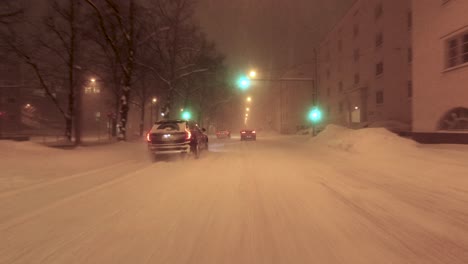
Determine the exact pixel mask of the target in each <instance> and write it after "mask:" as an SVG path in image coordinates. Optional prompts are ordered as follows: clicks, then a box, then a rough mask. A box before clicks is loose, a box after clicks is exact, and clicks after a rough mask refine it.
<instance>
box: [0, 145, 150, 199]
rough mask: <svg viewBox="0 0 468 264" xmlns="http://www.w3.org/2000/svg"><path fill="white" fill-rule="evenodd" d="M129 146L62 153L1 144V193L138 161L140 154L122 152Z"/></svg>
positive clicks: (38, 147) (136, 152)
mask: <svg viewBox="0 0 468 264" xmlns="http://www.w3.org/2000/svg"><path fill="white" fill-rule="evenodd" d="M128 145H129V144H128V143H118V144H114V145H109V146H98V147H92V148H91V147H90V148H86V147H81V148H77V149H74V150H64V149H59V148H48V147H45V146H43V145H41V144H38V143H33V142H15V141H7V140H1V141H0V168H1V169H0V192H1V191H6V190H12V189H17V188H21V187H24V186H27V185H30V184H33V183H38V182H41V181H44V180H50V179H54V178H59V177H63V176H64V175H67V174H73V173H78V172H81V171H86V170H90V169H95V168H100V167H103V166H109V165H112V164H115V163H116V162H119V161H124V160H127V159H128V158H129V157H130V156H132V155H135V154H136V155H137V156H138V157H139V156H141V155H142V154H141V151H130V152H128V151H125V149H127V148H128ZM132 146H133V145H132ZM143 150H144V149H143Z"/></svg>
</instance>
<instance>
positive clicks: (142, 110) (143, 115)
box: [140, 100, 153, 137]
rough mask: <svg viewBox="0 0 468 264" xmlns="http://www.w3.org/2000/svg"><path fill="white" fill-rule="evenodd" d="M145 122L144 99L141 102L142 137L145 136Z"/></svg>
mask: <svg viewBox="0 0 468 264" xmlns="http://www.w3.org/2000/svg"><path fill="white" fill-rule="evenodd" d="M151 109H152V108H151ZM151 122H153V121H151ZM144 124H145V102H144V100H143V102H142V104H141V111H140V137H141V136H143V132H144V127H145V125H144Z"/></svg>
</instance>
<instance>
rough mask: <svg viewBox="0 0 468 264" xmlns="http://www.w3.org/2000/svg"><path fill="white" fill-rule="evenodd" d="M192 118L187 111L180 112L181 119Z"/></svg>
mask: <svg viewBox="0 0 468 264" xmlns="http://www.w3.org/2000/svg"><path fill="white" fill-rule="evenodd" d="M191 118H192V114H191V113H190V112H189V111H184V112H182V119H184V120H190V119H191Z"/></svg>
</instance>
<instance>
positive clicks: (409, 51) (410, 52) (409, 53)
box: [408, 48, 413, 63]
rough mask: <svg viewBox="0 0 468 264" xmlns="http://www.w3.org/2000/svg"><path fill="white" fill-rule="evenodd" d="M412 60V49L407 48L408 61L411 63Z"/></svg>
mask: <svg viewBox="0 0 468 264" xmlns="http://www.w3.org/2000/svg"><path fill="white" fill-rule="evenodd" d="M412 62H413V49H412V48H408V63H412Z"/></svg>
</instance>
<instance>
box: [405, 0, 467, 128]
mask: <svg viewBox="0 0 468 264" xmlns="http://www.w3.org/2000/svg"><path fill="white" fill-rule="evenodd" d="M413 13H414V32H413V39H414V66H413V67H414V68H413V78H414V99H413V101H414V104H413V131H414V132H435V131H438V130H442V129H443V128H441V127H440V125H441V121H442V119H444V115H446V114H447V113H448V112H449V111H450V110H451V109H453V108H456V107H464V108H468V67H467V66H468V60H467V62H466V63H461V64H458V65H457V66H455V67H448V66H449V65H448V61H447V58H448V41H450V40H451V39H453V38H454V37H459V36H460V37H461V36H463V35H466V38H468V16H467V13H468V1H466V0H449V1H441V0H427V1H413ZM467 41H468V39H467ZM464 48H465V51H466V52H468V42H467V43H466V44H465V46H464ZM457 50H458V54H459V55H461V51H462V50H463V46H462V45H461V39H460V38H458V47H457ZM467 56H468V55H467ZM457 58H458V59H459V60H461V59H462V57H461V56H458V57H457ZM459 62H463V61H459ZM465 118H468V115H467V116H466V117H465Z"/></svg>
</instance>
